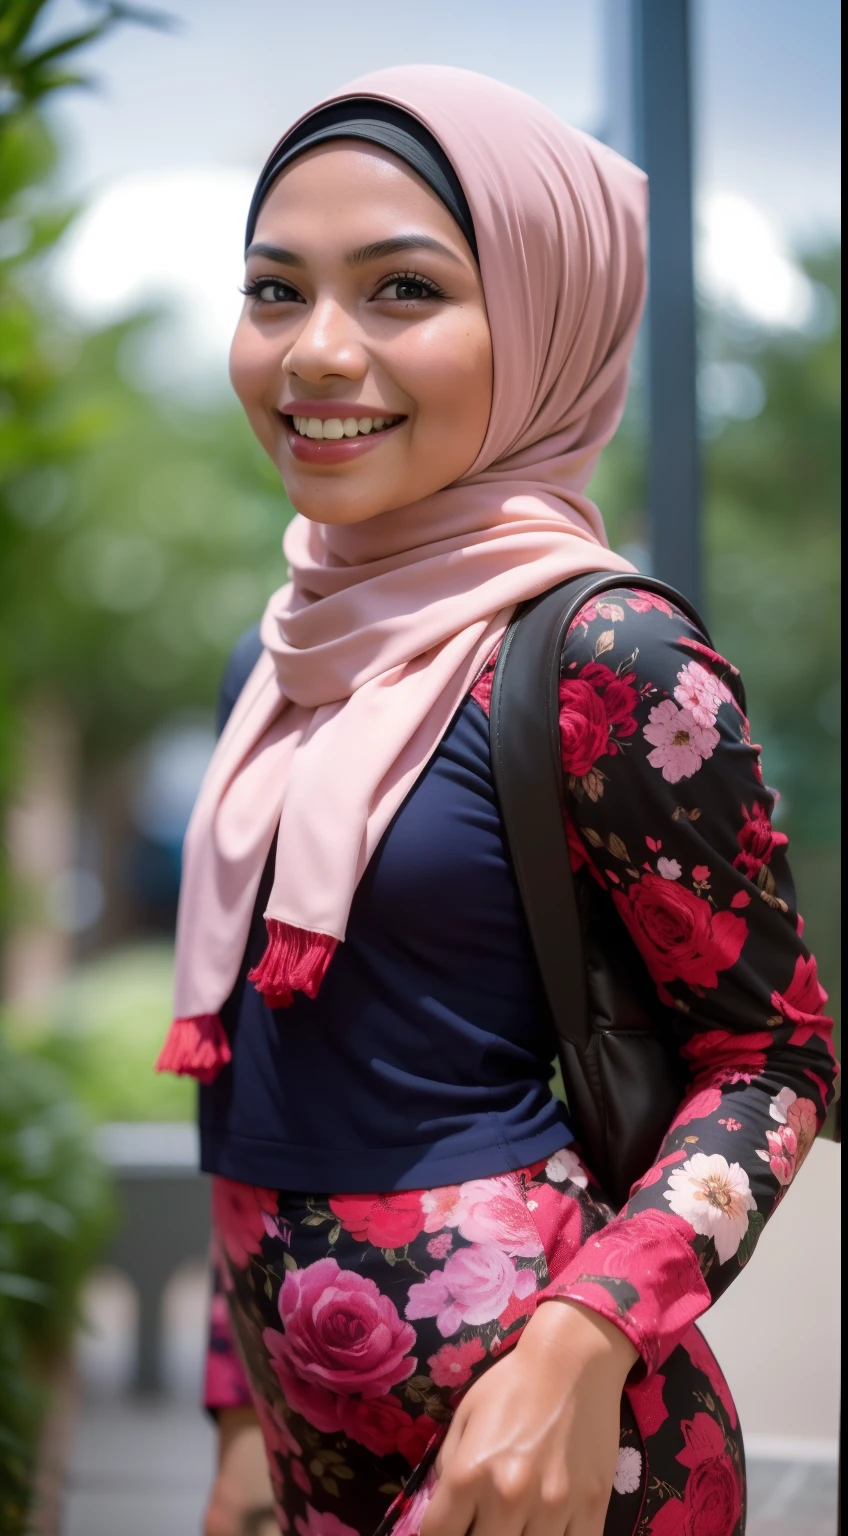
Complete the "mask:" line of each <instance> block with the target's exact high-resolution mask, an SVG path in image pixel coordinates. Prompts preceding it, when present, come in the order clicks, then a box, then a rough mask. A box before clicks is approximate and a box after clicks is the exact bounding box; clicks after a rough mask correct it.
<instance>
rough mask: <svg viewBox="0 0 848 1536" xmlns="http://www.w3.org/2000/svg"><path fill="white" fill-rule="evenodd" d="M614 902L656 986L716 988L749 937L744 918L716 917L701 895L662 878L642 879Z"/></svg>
mask: <svg viewBox="0 0 848 1536" xmlns="http://www.w3.org/2000/svg"><path fill="white" fill-rule="evenodd" d="M612 899H613V901H614V902H615V905H616V908H617V910H618V913H619V916H620V917H621V919H622V921H623V922H624V925H625V927H626V928H627V929H628V930H629V932H630V934H631V937H632V938H633V940H634V942H635V944H636V947H637V949H638V950H639V952H640V954H641V955H642V958H643V959H644V961H645V964H646V966H647V967H648V970H649V972H650V974H651V976H652V977H653V979H654V981H655V982H658V983H662V982H668V981H683V982H686V983H687V985H689V986H692V987H717V986H718V972H719V971H727V970H729V969H730V967H731V966H733V965H735V964H736V962H737V960H738V959H739V956H740V955H741V953H742V946H743V945H744V943H745V940H746V938H747V936H748V925H747V923H746V922H745V919H744V918H743V917H737V916H736V914H735V913H733V912H714V911H713V909H712V907H711V906H710V904H709V902H708V901H705V900H704V898H703V896H696V895H695V894H694V892H693V891H689V890H687V889H686V887H685V886H684V885H680V884H678V882H677V881H672V880H663V879H662V877H661V876H660V875H653V874H644V875H642V877H641V878H640V879H639V880H634V882H633V884H632V885H631V887H630V890H629V891H628V893H627V895H626V896H625V894H624V892H623V891H613V892H612Z"/></svg>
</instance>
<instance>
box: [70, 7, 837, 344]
mask: <svg viewBox="0 0 848 1536" xmlns="http://www.w3.org/2000/svg"><path fill="white" fill-rule="evenodd" d="M155 3H156V4H159V5H161V7H162V9H164V10H167V11H168V12H169V14H170V15H171V16H172V17H173V18H174V22H175V25H174V27H173V29H172V30H170V31H149V30H147V29H141V28H138V27H134V26H132V27H130V26H128V27H126V28H123V29H120V30H119V31H118V32H116V33H115V34H113V35H112V37H110V38H109V39H108V40H107V41H106V42H104V43H102V44H100V45H98V46H97V47H95V48H92V49H90V50H89V57H88V63H89V69H90V72H91V73H93V74H94V75H95V76H96V78H97V81H98V89H97V90H96V91H95V92H91V93H83V92H78V93H74V94H71V93H65V94H64V96H63V98H62V100H61V102H60V103H59V104H58V105H57V106H56V107H55V108H54V109H53V112H54V121H55V122H56V125H57V127H58V128H59V131H60V133H61V137H62V142H63V147H64V150H65V155H64V160H63V169H62V181H63V184H64V187H65V188H66V189H67V190H69V191H71V192H72V193H73V194H74V195H77V196H81V197H83V198H84V199H85V200H86V201H88V202H90V203H91V204H92V208H91V212H90V213H88V214H87V215H86V217H85V218H84V219H83V220H82V221H80V223H79V224H78V226H77V228H76V230H75V231H74V233H73V234H72V235H71V236H70V237H69V239H68V240H67V241H66V242H65V246H64V249H63V251H62V253H61V256H60V260H59V263H58V265H57V269H56V274H57V276H56V280H57V283H58V286H59V288H60V290H61V291H62V292H63V294H64V296H65V297H66V298H67V299H68V302H69V303H70V304H71V305H72V307H75V308H76V309H77V310H78V311H79V312H81V313H83V314H85V315H86V316H88V317H89V318H104V319H105V318H111V317H112V316H113V315H115V314H117V313H118V312H120V310H121V309H122V308H124V309H126V308H128V307H131V306H132V304H133V303H135V302H137V301H138V299H139V297H143V298H150V297H154V298H155V297H157V296H159V297H170V298H171V300H172V301H173V302H174V303H175V304H176V306H177V308H178V309H179V310H180V311H181V313H182V315H183V320H184V332H185V336H184V341H185V345H184V348H183V352H184V354H185V356H184V360H186V359H187V360H188V363H189V365H190V366H195V365H196V364H197V363H198V361H200V362H201V363H202V366H204V367H207V366H208V367H211V368H214V369H215V370H216V371H218V372H220V368H221V357H222V340H223V338H224V336H225V334H226V332H227V330H228V328H229V327H230V326H231V323H232V320H233V319H234V316H235V313H236V312H237V307H238V303H237V300H238V296H237V293H236V287H237V283H238V281H239V277H240V267H241V263H240V250H241V233H242V227H243V217H244V212H245V209H246V206H247V202H248V200H249V196H250V191H251V187H252V184H253V181H254V179H255V176H256V173H257V171H258V169H259V167H260V166H261V164H262V162H263V160H264V159H265V156H266V154H267V152H268V150H269V149H270V147H271V146H272V145H273V143H274V142H275V141H276V139H277V138H278V137H279V136H280V133H281V132H282V131H283V130H284V129H285V127H286V126H287V124H288V123H289V122H290V121H291V120H293V119H294V118H296V117H297V116H298V115H299V114H300V113H301V112H302V111H304V110H305V109H306V108H308V107H309V106H310V105H311V104H312V103H313V102H315V101H316V100H319V99H321V97H322V96H323V95H325V94H326V93H327V92H328V91H330V90H333V89H335V88H337V87H338V86H339V85H341V84H343V83H344V82H345V81H346V80H348V79H351V78H353V77H355V76H356V75H357V74H360V73H365V72H367V71H369V70H372V69H375V68H380V67H383V66H386V65H389V64H396V63H410V62H431V63H446V64H455V65H460V66H463V67H465V68H470V69H476V70H479V71H481V72H482V73H486V74H491V75H494V76H496V77H498V78H499V79H502V80H505V81H507V82H508V83H510V84H512V85H516V86H518V87H519V88H521V89H523V90H525V91H528V92H529V93H530V94H532V95H534V96H536V97H537V98H539V99H540V100H541V101H543V102H544V103H545V104H546V105H547V106H549V107H550V108H551V109H552V110H553V111H555V112H556V113H557V114H558V115H560V116H562V117H564V118H565V119H566V120H567V121H569V122H571V123H573V124H575V125H576V126H577V127H581V128H585V129H587V130H588V131H590V132H595V133H598V134H600V135H601V136H603V134H604V132H605V129H606V125H607V124H608V122H609V121H610V120H611V117H613V116H614V115H615V114H614V110H613V111H611V106H610V100H611V98H610V82H611V81H612V80H613V79H614V78H615V77H614V74H613V72H612V64H611V61H612V58H613V55H614V52H615V39H616V37H617V36H619V35H620V34H619V32H618V31H617V29H619V28H620V27H621V26H622V24H623V23H622V17H623V14H624V12H623V7H624V6H625V5H626V4H627V0H427V3H426V5H421V4H419V5H414V6H408V7H393V8H389V7H386V6H384V5H377V4H371V3H369V0H359V3H358V4H351V3H350V0H321V4H320V6H319V5H310V6H305V7H300V8H297V7H292V6H291V5H290V4H284V3H283V0H155ZM90 14H91V12H90V9H89V8H88V7H87V6H86V5H85V4H84V3H83V0H53V4H52V5H51V6H48V8H47V13H46V28H47V30H48V31H49V33H50V35H53V34H55V33H58V32H62V31H64V30H66V29H67V28H68V27H70V26H73V25H76V24H79V22H80V21H83V22H84V21H85V20H86V19H87V18H88V17H90ZM692 14H693V63H694V75H693V92H694V140H695V176H696V189H697V196H698V210H699V214H698V217H699V225H700V227H701V230H702V237H701V240H700V246H699V249H700V261H701V268H702V271H703V273H704V274H705V276H706V279H707V280H708V281H709V283H711V285H712V288H713V290H714V291H719V290H721V289H722V285H724V288H725V289H726V290H727V296H729V298H730V299H731V300H733V301H734V302H737V301H738V303H739V305H740V306H741V307H742V308H745V307H746V306H748V307H750V306H753V311H752V312H756V310H757V306H758V305H759V308H760V311H761V313H760V315H759V318H761V319H763V320H764V321H765V322H768V321H769V318H770V316H771V318H773V319H774V318H780V317H781V316H783V317H784V318H786V317H788V318H789V319H790V320H792V318H793V317H794V319H795V320H798V319H800V318H803V314H804V312H805V303H806V302H807V301H806V300H805V298H804V291H803V284H801V285H800V286H799V280H797V278H796V277H795V276H794V269H793V268H792V265H791V261H790V260H789V255H790V250H791V248H800V247H804V246H812V245H815V244H816V243H819V242H821V241H822V240H823V239H827V238H831V237H833V236H834V235H835V234H836V233H837V231H838V228H839V178H840V165H839V7H838V4H837V3H836V0H805V3H804V4H803V5H801V4H799V3H798V0H744V3H743V4H740V3H739V0H693V6H692ZM199 224H200V225H202V227H203V236H204V238H203V254H202V256H198V255H197V254H195V253H192V255H191V256H189V255H188V253H187V249H186V248H187V246H188V244H189V242H191V241H192V239H193V237H194V234H195V232H196V230H197V227H198V225H199ZM740 253H741V254H740ZM807 307H809V306H807ZM166 350H167V351H168V353H169V354H170V356H171V357H172V358H173V355H174V354H173V348H172V347H171V346H167V347H166ZM151 356H152V361H151V367H152V368H153V370H154V372H155V373H156V372H158V371H160V369H161V364H162V358H161V357H160V358H159V359H158V361H157V359H156V356H155V349H154V353H153V354H151Z"/></svg>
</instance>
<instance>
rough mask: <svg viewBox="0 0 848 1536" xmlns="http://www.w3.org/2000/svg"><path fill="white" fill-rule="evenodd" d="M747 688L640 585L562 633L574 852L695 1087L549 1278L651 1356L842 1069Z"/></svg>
mask: <svg viewBox="0 0 848 1536" xmlns="http://www.w3.org/2000/svg"><path fill="white" fill-rule="evenodd" d="M741 696H742V695H741V689H740V688H739V683H738V676H737V674H736V672H735V670H734V669H733V668H732V667H731V666H730V665H729V664H728V663H727V662H726V661H724V660H723V659H722V658H721V657H718V656H716V655H715V653H714V652H712V651H709V650H708V649H707V648H706V647H705V645H704V642H703V639H702V638H701V637H700V636H699V635H698V632H697V631H696V630H695V629H694V628H693V627H692V625H691V624H690V623H689V622H688V621H687V620H686V619H684V618H683V617H682V616H681V615H680V613H679V612H678V611H677V610H676V609H672V608H670V607H669V605H668V604H667V603H665V602H663V601H662V600H661V599H659V598H657V597H655V596H653V595H650V594H647V593H645V594H640V593H639V592H638V591H624V590H623V591H621V592H620V593H612V594H609V596H608V597H607V598H606V599H605V600H604V601H603V602H602V603H599V604H598V605H597V606H592V607H589V608H586V609H584V610H583V613H582V614H581V615H580V618H579V619H578V621H577V623H576V624H575V625H574V627H573V628H572V631H571V633H570V635H569V638H568V640H567V642H566V646H565V651H564V655H563V680H562V685H561V690H560V697H561V716H560V725H561V739H562V748H563V766H564V770H565V774H566V790H567V805H568V816H569V820H570V824H571V825H570V841H571V843H572V848H573V857H572V863H573V865H574V866H575V868H576V869H579V868H580V867H583V868H584V874H583V876H582V878H589V877H591V878H593V879H595V880H597V881H598V882H599V883H600V884H602V885H603V887H604V888H605V889H606V890H607V891H608V892H609V895H610V899H611V901H612V902H613V904H614V906H615V908H616V910H617V912H618V916H619V918H620V920H621V921H622V922H623V923H624V925H625V927H626V929H627V931H628V932H629V933H630V935H631V937H632V938H633V940H634V941H635V943H636V946H637V948H638V949H639V951H640V953H641V955H642V957H643V959H644V961H645V964H646V966H647V968H648V971H649V973H650V975H651V977H652V979H653V982H654V985H655V987H656V991H657V1007H658V1011H659V1012H661V1013H663V1012H664V1015H665V1018H666V1021H667V1025H668V1030H669V1035H670V1036H673V1037H674V1038H675V1039H676V1041H677V1043H678V1047H679V1050H680V1054H681V1057H682V1059H683V1061H684V1063H685V1065H686V1067H687V1070H688V1075H689V1088H688V1091H687V1093H686V1096H685V1098H684V1100H683V1102H682V1103H681V1105H680V1109H679V1112H678V1114H677V1116H676V1118H675V1121H674V1124H673V1125H672V1127H671V1128H670V1130H669V1133H668V1135H667V1136H666V1138H665V1140H664V1142H663V1144H662V1146H661V1148H660V1150H659V1153H658V1155H657V1158H656V1160H655V1162H654V1164H653V1165H652V1167H651V1168H650V1169H648V1170H646V1173H645V1175H644V1177H643V1178H642V1179H641V1180H640V1181H639V1184H638V1185H636V1186H634V1188H633V1190H632V1192H631V1196H630V1199H629V1200H628V1203H627V1205H626V1206H625V1207H624V1209H623V1211H622V1212H621V1214H620V1216H619V1217H618V1218H617V1219H616V1220H615V1221H614V1222H612V1223H611V1224H610V1225H609V1226H608V1227H606V1228H605V1229H604V1230H603V1232H601V1233H599V1234H598V1236H597V1237H595V1238H593V1239H592V1240H591V1241H590V1242H589V1243H588V1244H587V1245H586V1246H585V1247H584V1248H583V1249H581V1250H580V1252H579V1253H578V1254H577V1255H576V1257H575V1259H574V1261H573V1262H572V1263H571V1264H570V1265H569V1266H568V1268H567V1269H566V1270H565V1272H564V1273H563V1274H562V1275H560V1276H559V1277H558V1278H557V1279H556V1281H555V1282H554V1283H553V1284H552V1285H551V1286H550V1287H549V1288H548V1290H547V1291H546V1292H544V1293H543V1294H544V1295H545V1296H547V1297H552V1296H559V1297H565V1298H569V1299H571V1300H573V1301H575V1302H579V1303H581V1304H582V1305H583V1306H586V1307H589V1308H591V1309H593V1310H594V1311H596V1312H597V1313H600V1314H601V1315H603V1316H604V1317H606V1318H608V1319H609V1320H610V1321H611V1322H612V1323H614V1324H615V1325H616V1326H618V1327H619V1328H621V1329H622V1330H623V1331H624V1332H625V1333H626V1334H627V1336H628V1338H629V1339H630V1340H631V1342H632V1343H633V1344H634V1345H635V1347H636V1348H637V1349H638V1350H639V1353H640V1355H641V1357H642V1360H643V1361H644V1364H645V1367H647V1369H649V1370H650V1369H653V1368H655V1367H656V1366H657V1365H659V1364H660V1363H661V1362H662V1361H663V1360H664V1359H665V1358H666V1357H667V1355H668V1354H669V1353H670V1351H671V1350H672V1349H673V1348H674V1345H675V1344H676V1342H677V1340H678V1339H679V1337H680V1334H681V1333H682V1331H683V1330H684V1329H685V1328H686V1327H687V1326H688V1325H689V1324H690V1323H691V1322H693V1321H694V1319H695V1318H696V1317H698V1316H700V1315H701V1314H702V1313H703V1312H704V1311H705V1310H706V1308H707V1307H708V1306H709V1305H710V1303H711V1302H712V1300H713V1299H714V1298H715V1297H717V1296H718V1295H720V1294H721V1292H722V1291H724V1290H725V1289H726V1288H727V1286H728V1285H729V1284H730V1282H731V1281H732V1280H733V1279H734V1277H735V1276H736V1275H737V1274H738V1273H739V1271H740V1269H741V1268H742V1267H743V1266H744V1265H745V1264H747V1262H748V1260H749V1258H750V1257H751V1254H752V1252H753V1249H754V1246H755V1244H756V1242H757V1239H758V1237H759V1235H760V1233H761V1231H762V1229H763V1226H764V1224H765V1222H766V1221H767V1220H768V1218H769V1216H770V1215H771V1214H772V1212H773V1211H774V1210H775V1208H776V1206H777V1205H778V1203H779V1201H780V1200H781V1199H782V1198H783V1196H784V1195H785V1193H786V1191H787V1189H788V1186H789V1184H790V1183H791V1182H792V1179H793V1178H794V1176H795V1173H796V1172H797V1170H798V1168H799V1167H800V1166H801V1163H802V1162H803V1160H804V1158H805V1157H806V1155H807V1153H808V1151H809V1149H810V1146H811V1144H812V1141H813V1138H814V1137H815V1135H816V1133H817V1131H818V1130H819V1129H820V1127H821V1125H822V1122H823V1120H824V1117H825V1113H826V1110H827V1106H828V1103H829V1101H830V1097H831V1094H832V1091H833V1084H834V1079H835V1073H836V1066H835V1061H834V1057H833V1048H832V1044H831V1029H832V1023H831V1020H830V1019H829V1018H827V1017H826V1016H825V1014H824V1012H823V1008H824V1003H825V1000H826V998H825V993H824V992H823V990H822V988H821V987H820V985H819V983H818V979H817V975H816V965H815V960H814V959H813V958H812V956H811V955H810V954H809V951H808V950H807V949H806V948H805V946H804V943H803V941H802V929H803V924H802V922H801V919H800V918H799V915H798V912H797V908H796V902H795V891H794V887H793V884H792V878H791V875H790V872H789V867H788V864H787V859H786V844H787V839H786V837H785V836H784V835H783V833H781V832H779V831H776V830H775V829H774V827H773V826H772V822H771V812H772V808H773V804H774V795H773V793H772V792H771V791H770V790H769V789H767V788H766V787H765V785H764V784H763V779H762V772H761V768H760V753H759V748H758V747H756V746H754V745H752V744H751V741H750V736H749V731H748V722H747V720H746V718H745V716H744V713H743V712H742V708H741V707H740V703H739V699H740V698H741ZM578 878H580V877H579V876H578ZM622 1279H625V1280H627V1281H628V1282H629V1285H628V1290H627V1295H628V1296H632V1297H634V1299H633V1301H632V1303H631V1304H629V1305H628V1307H627V1310H626V1312H625V1313H624V1315H622V1303H621V1295H622V1287H621V1286H620V1284H619V1285H617V1284H615V1282H616V1281H620V1280H622Z"/></svg>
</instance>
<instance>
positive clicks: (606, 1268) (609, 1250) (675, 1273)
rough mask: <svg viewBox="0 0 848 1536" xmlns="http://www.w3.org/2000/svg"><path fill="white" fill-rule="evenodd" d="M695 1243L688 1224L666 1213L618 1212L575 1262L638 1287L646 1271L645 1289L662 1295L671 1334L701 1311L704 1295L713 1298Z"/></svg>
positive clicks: (587, 1244)
mask: <svg viewBox="0 0 848 1536" xmlns="http://www.w3.org/2000/svg"><path fill="white" fill-rule="evenodd" d="M675 1240H677V1241H675ZM681 1241H682V1242H683V1243H684V1244H685V1252H681V1248H680V1242H681ZM691 1241H692V1228H691V1225H690V1224H689V1223H688V1222H685V1221H680V1220H678V1219H677V1218H676V1217H674V1216H671V1215H669V1214H667V1213H666V1212H664V1211H656V1210H651V1209H649V1210H645V1211H637V1212H636V1215H635V1216H619V1217H618V1218H617V1219H616V1220H615V1221H613V1222H610V1225H609V1226H608V1227H604V1228H603V1230H602V1231H601V1232H598V1233H597V1234H596V1235H595V1237H593V1238H590V1239H589V1241H588V1242H587V1243H585V1244H584V1246H583V1247H582V1248H581V1250H580V1252H579V1254H578V1255H577V1257H576V1259H575V1261H574V1262H575V1264H580V1265H581V1266H582V1268H583V1270H585V1271H586V1272H587V1273H590V1274H593V1275H606V1276H608V1277H609V1278H610V1279H620V1280H629V1281H630V1283H631V1284H632V1285H633V1286H635V1287H636V1289H637V1290H638V1288H639V1285H640V1281H641V1276H642V1273H643V1272H644V1273H645V1274H646V1275H647V1276H648V1277H649V1284H648V1286H647V1287H646V1289H647V1290H648V1291H652V1292H653V1294H654V1295H655V1296H657V1297H658V1298H660V1302H659V1304H660V1305H661V1306H662V1308H663V1311H664V1313H665V1319H666V1326H667V1328H668V1331H669V1333H672V1332H675V1331H677V1330H679V1329H681V1328H684V1327H687V1326H688V1324H689V1323H690V1322H691V1321H692V1314H693V1308H694V1312H695V1314H697V1313H699V1312H701V1311H703V1303H702V1301H701V1298H702V1297H705V1296H707V1297H708V1296H709V1292H708V1291H707V1287H706V1285H705V1283H704V1281H703V1279H702V1278H701V1275H700V1270H699V1268H698V1261H697V1259H696V1257H695V1255H694V1253H693V1251H692V1248H691V1247H690V1244H691ZM681 1259H683V1262H682V1263H681ZM573 1267H574V1266H572V1268H573ZM693 1277H694V1278H693ZM698 1281H700V1286H699V1285H698Z"/></svg>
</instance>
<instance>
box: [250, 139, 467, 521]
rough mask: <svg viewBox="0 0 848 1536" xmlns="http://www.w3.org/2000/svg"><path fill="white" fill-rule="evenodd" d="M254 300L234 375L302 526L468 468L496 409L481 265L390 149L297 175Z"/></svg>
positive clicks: (376, 509) (329, 148)
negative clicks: (342, 211)
mask: <svg viewBox="0 0 848 1536" xmlns="http://www.w3.org/2000/svg"><path fill="white" fill-rule="evenodd" d="M341 206H345V207H349V208H350V209H351V210H352V216H347V217H345V219H344V220H343V221H342V220H340V219H339V217H338V210H339V208H340V207H341ZM399 225H400V230H401V231H404V232H403V233H400V232H398V226H399ZM406 231H409V232H408V233H407V232H406ZM399 257H404V258H406V263H405V265H404V267H403V269H401V270H399V268H398V258H399ZM413 262H414V263H415V264H414V265H412V263H413ZM244 291H245V306H244V310H243V312H242V318H241V321H240V322H239V325H238V328H237V330H236V334H235V338H234V340H233V345H232V351H231V354H230V376H231V378H232V381H233V385H234V387H235V389H236V392H237V394H238V396H239V398H240V400H241V402H242V404H243V406H244V408H245V411H246V412H247V415H248V419H249V420H250V423H251V426H252V427H253V430H254V432H255V433H256V435H257V437H258V438H259V440H260V442H261V443H262V445H263V447H264V448H265V449H266V451H267V452H268V453H269V454H270V456H271V458H272V459H273V460H274V462H275V464H276V465H277V467H278V469H279V471H280V474H281V475H282V478H283V481H284V483H285V486H286V489H287V491H288V494H289V496H290V498H291V500H292V502H293V503H294V505H295V506H296V507H297V509H298V511H299V512H301V513H302V514H303V515H304V516H306V517H312V518H314V519H315V520H316V521H318V522H321V523H333V524H349V523H358V522H360V521H361V520H362V519H364V518H371V517H373V516H374V515H375V514H378V513H381V512H388V511H392V510H393V509H394V508H396V507H400V506H404V505H406V504H408V503H409V502H410V501H418V500H421V499H422V498H423V497H425V496H429V495H430V494H431V493H432V492H434V491H437V490H439V489H440V488H441V487H442V486H443V485H449V484H451V483H452V482H453V481H455V480H458V479H460V478H461V476H462V475H464V474H465V473H466V472H467V470H469V469H470V467H471V465H472V463H473V462H474V460H475V459H476V457H477V455H478V453H479V451H480V448H481V447H482V444H483V439H484V436H485V433H486V427H487V425H488V420H489V411H490V406H491V398H492V344H491V337H490V334H489V326H488V321H487V317H486V303H485V299H484V296H483V286H482V281H481V277H480V269H479V267H478V265H477V262H476V260H475V258H474V255H473V253H472V250H471V247H470V245H469V243H468V241H467V239H466V238H465V237H464V236H463V234H462V231H461V229H460V228H459V225H458V224H457V223H456V221H455V219H454V218H453V217H452V216H451V214H450V213H449V211H448V209H447V208H446V207H445V204H444V203H443V202H442V200H441V198H440V197H438V196H437V195H436V193H435V192H434V191H433V189H432V187H430V186H428V185H427V183H426V182H425V181H424V179H423V177H421V176H419V175H418V174H417V173H416V172H415V171H413V170H412V169H411V167H410V166H408V165H405V164H404V163H403V162H402V161H401V160H400V159H399V158H398V157H397V156H396V155H395V154H393V153H392V152H391V151H390V150H387V149H385V148H382V147H380V146H377V145H376V144H370V143H364V142H358V143H357V142H355V141H353V140H346V139H341V140H339V141H337V142H335V141H334V142H332V143H330V144H321V145H319V146H317V147H315V148H313V149H311V150H307V151H306V152H305V153H304V154H303V155H301V156H299V157H298V158H297V159H296V160H294V161H293V162H292V163H291V164H289V165H288V166H287V167H286V168H285V169H284V170H283V172H282V174H281V175H280V177H279V180H278V181H277V182H276V183H275V185H274V186H273V188H272V190H271V191H270V192H269V194H268V196H267V198H266V200H265V201H264V202H263V204H262V206H261V208H260V209H259V214H258V219H257V222H256V237H255V239H254V240H253V241H252V242H251V244H250V246H249V247H248V250H247V275H246V280H245V288H244Z"/></svg>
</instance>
